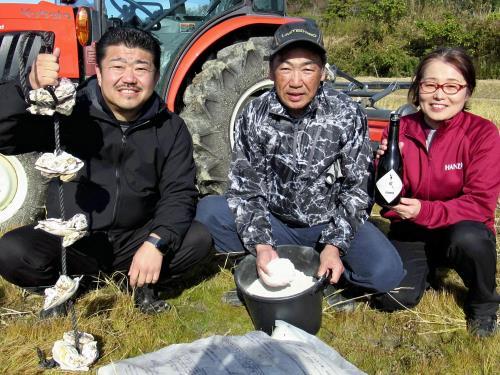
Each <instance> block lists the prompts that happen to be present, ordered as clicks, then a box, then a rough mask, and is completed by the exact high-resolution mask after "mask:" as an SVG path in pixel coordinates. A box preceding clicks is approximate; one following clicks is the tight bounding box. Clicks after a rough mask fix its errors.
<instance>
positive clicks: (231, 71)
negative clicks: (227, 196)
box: [180, 37, 272, 195]
mask: <svg viewBox="0 0 500 375" xmlns="http://www.w3.org/2000/svg"><path fill="white" fill-rule="evenodd" d="M270 46H271V38H270V37H258V38H251V39H249V40H248V41H245V42H240V43H236V44H233V45H230V46H228V47H226V48H223V49H222V50H220V51H219V52H218V53H217V57H216V58H215V59H213V60H208V61H206V62H205V63H204V64H203V67H202V70H201V72H199V73H198V74H197V75H196V76H195V77H194V78H193V81H192V83H191V84H190V85H189V86H188V87H187V89H186V91H185V93H184V104H185V107H184V109H183V110H182V111H181V112H180V116H181V117H182V118H183V119H184V121H185V122H186V124H187V127H188V129H189V131H190V132H191V136H192V137H193V144H194V159H195V162H196V166H197V182H198V188H199V190H200V193H201V194H202V195H207V194H222V193H223V192H224V191H225V189H226V186H227V175H228V169H229V163H230V160H231V148H232V144H233V141H234V136H233V131H234V123H235V121H236V119H237V117H238V115H239V113H240V112H241V110H242V109H243V107H244V106H245V105H246V104H247V103H248V102H249V101H250V100H252V99H253V98H255V97H256V96H259V95H261V94H262V93H264V92H265V91H268V90H269V89H270V88H271V87H272V81H270V80H269V79H268V74H269V63H268V62H267V61H265V60H264V57H265V56H268V55H269V52H270Z"/></svg>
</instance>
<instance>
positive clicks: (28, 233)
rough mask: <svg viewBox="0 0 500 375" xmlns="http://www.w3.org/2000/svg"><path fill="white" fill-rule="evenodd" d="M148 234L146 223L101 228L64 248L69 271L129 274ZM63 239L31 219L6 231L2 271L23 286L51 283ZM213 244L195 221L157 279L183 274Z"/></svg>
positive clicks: (58, 267) (0, 245)
mask: <svg viewBox="0 0 500 375" xmlns="http://www.w3.org/2000/svg"><path fill="white" fill-rule="evenodd" d="M148 235H149V226H145V227H142V228H139V229H136V230H133V231H129V232H126V233H121V234H120V235H111V234H110V233H104V232H99V233H94V234H92V235H90V236H87V237H84V238H82V239H81V240H79V241H77V242H75V243H74V244H73V245H71V246H69V247H68V248H67V249H66V252H67V261H66V264H67V273H68V275H88V276H96V275H98V274H99V273H100V272H104V273H106V274H111V273H113V272H117V271H118V272H122V273H123V274H124V275H127V273H128V270H129V268H130V264H131V263H132V258H133V256H134V254H135V252H136V251H137V250H138V248H139V247H140V246H141V245H142V244H143V242H144V241H145V239H146V238H147V236H148ZM110 238H111V240H110ZM60 244H61V241H60V237H57V236H54V235H51V234H49V233H47V232H44V231H42V230H40V229H34V226H33V225H30V226H24V227H20V228H17V229H15V230H13V231H11V232H8V233H6V234H5V235H4V236H3V237H2V238H0V275H1V276H2V277H3V278H5V279H6V280H7V281H9V282H11V283H13V284H16V285H18V286H21V287H27V288H38V287H47V286H51V285H53V284H54V283H55V282H56V281H57V279H58V277H59V275H60V273H61V245H60ZM211 245H212V240H211V238H210V234H209V233H208V231H207V230H206V229H205V227H204V226H203V225H201V224H200V223H197V222H193V223H192V225H191V227H190V228H189V230H188V232H187V234H186V236H185V237H184V240H183V242H182V245H181V247H180V248H179V249H177V251H175V252H170V253H169V254H167V255H166V256H165V258H164V259H163V263H162V270H161V273H160V281H159V282H160V283H161V282H163V281H166V280H168V279H170V278H176V277H179V276H182V275H183V273H185V272H186V271H188V270H189V269H190V268H191V267H192V266H193V265H195V264H197V263H199V262H200V261H202V260H203V259H205V258H206V257H207V256H208V255H209V253H210V251H211ZM86 279H87V281H88V279H89V278H86Z"/></svg>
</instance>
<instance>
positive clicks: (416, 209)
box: [391, 198, 422, 219]
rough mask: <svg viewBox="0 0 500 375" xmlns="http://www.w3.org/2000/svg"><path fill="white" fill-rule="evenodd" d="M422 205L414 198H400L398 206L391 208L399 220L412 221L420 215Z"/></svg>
mask: <svg viewBox="0 0 500 375" xmlns="http://www.w3.org/2000/svg"><path fill="white" fill-rule="evenodd" d="M421 208H422V204H421V203H420V201H419V200H418V199H414V198H401V200H400V201H399V204H397V205H395V206H393V207H391V210H393V211H394V212H395V213H397V214H398V215H399V217H400V218H401V219H414V218H416V217H417V216H418V214H419V213H420V209H421Z"/></svg>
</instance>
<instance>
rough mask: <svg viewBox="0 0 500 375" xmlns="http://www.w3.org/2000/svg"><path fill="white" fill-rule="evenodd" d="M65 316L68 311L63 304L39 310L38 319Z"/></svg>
mask: <svg viewBox="0 0 500 375" xmlns="http://www.w3.org/2000/svg"><path fill="white" fill-rule="evenodd" d="M66 315H68V309H67V307H66V303H63V304H61V305H57V306H54V307H52V308H50V309H47V310H41V311H40V313H39V314H38V317H39V318H40V319H52V318H61V317H63V316H66Z"/></svg>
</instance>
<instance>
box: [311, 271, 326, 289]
mask: <svg viewBox="0 0 500 375" xmlns="http://www.w3.org/2000/svg"><path fill="white" fill-rule="evenodd" d="M329 276H330V272H328V270H327V271H326V272H325V273H324V274H323V275H322V276H320V277H317V276H315V277H314V278H315V279H318V281H316V283H315V284H314V287H313V288H312V291H311V293H312V294H316V293H318V292H319V291H320V290H322V289H324V288H325V287H326V286H327V285H328V284H329V282H328V279H329Z"/></svg>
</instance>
